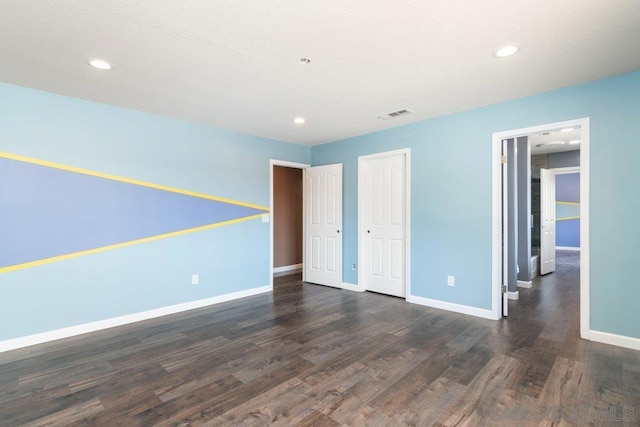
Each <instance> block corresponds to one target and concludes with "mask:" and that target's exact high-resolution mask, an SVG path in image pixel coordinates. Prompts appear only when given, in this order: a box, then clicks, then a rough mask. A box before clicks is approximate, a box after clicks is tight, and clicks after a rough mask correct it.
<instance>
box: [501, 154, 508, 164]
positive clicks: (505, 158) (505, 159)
mask: <svg viewBox="0 0 640 427" xmlns="http://www.w3.org/2000/svg"><path fill="white" fill-rule="evenodd" d="M500 163H502V164H503V165H506V164H507V156H506V155H505V154H503V155H502V156H500Z"/></svg>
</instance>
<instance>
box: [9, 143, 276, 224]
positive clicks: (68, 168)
mask: <svg viewBox="0 0 640 427" xmlns="http://www.w3.org/2000/svg"><path fill="white" fill-rule="evenodd" d="M0 157H4V158H5V159H11V160H17V161H19V162H27V163H32V164H34V165H40V166H47V167H50V168H55V169H61V170H65V171H69V172H76V173H81V174H84V175H91V176H97V177H98V178H106V179H111V180H113V181H119V182H125V183H127V184H134V185H141V186H143V187H149V188H155V189H157V190H164V191H170V192H172V193H179V194H185V195H187V196H193V197H200V198H202V199H209V200H215V201H217V202H224V203H230V204H233V205H238V206H245V207H247V208H254V209H260V210H263V211H266V212H268V211H269V208H268V207H266V206H261V205H254V204H253V203H245V202H240V201H238V200H232V199H227V198H224V197H216V196H210V195H208V194H204V193H196V192H195V191H189V190H182V189H180V188H174V187H168V186H166V185H160V184H153V183H151V182H145V181H139V180H137V179H131V178H125V177H121V176H116V175H110V174H108V173H102V172H96V171H92V170H89V169H83V168H78V167H75V166H67V165H62V164H60V163H54V162H49V161H46V160H39V159H33V158H31V157H25V156H20V155H18V154H11V153H3V152H0Z"/></svg>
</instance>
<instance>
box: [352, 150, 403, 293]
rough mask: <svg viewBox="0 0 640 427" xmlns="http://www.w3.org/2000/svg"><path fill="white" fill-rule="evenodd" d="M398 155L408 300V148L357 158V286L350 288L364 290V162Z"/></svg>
mask: <svg viewBox="0 0 640 427" xmlns="http://www.w3.org/2000/svg"><path fill="white" fill-rule="evenodd" d="M398 154H403V155H404V156H405V169H404V170H405V172H404V173H405V177H404V178H405V181H404V182H405V198H404V200H405V224H406V227H405V240H404V245H405V252H404V253H405V260H404V262H405V266H404V268H405V272H404V275H405V276H404V277H405V295H406V300H407V301H408V300H409V297H410V296H412V295H411V149H410V148H402V149H400V150H392V151H385V152H382V153H374V154H367V155H364V156H358V266H357V267H358V284H357V287H356V289H353V288H351V289H352V290H356V291H358V292H363V291H365V290H366V289H365V288H364V283H363V280H362V275H361V273H360V271H361V270H360V267H361V266H362V262H363V261H362V260H363V250H364V235H363V231H362V230H361V224H364V221H365V217H364V215H365V211H364V204H365V200H364V197H365V189H364V178H363V176H362V173H363V171H364V162H366V161H367V160H371V159H376V158H381V157H389V156H395V155H398Z"/></svg>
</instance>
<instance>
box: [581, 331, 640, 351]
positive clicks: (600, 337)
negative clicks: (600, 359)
mask: <svg viewBox="0 0 640 427" xmlns="http://www.w3.org/2000/svg"><path fill="white" fill-rule="evenodd" d="M583 338H585V339H589V340H591V341H595V342H599V343H603V344H610V345H615V346H618V347H624V348H630V349H632V350H640V338H633V337H627V336H624V335H616V334H610V333H608V332H600V331H593V330H591V331H589V336H588V337H583Z"/></svg>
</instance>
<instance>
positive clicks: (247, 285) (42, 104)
mask: <svg viewBox="0 0 640 427" xmlns="http://www.w3.org/2000/svg"><path fill="white" fill-rule="evenodd" d="M0 152H5V153H11V154H15V155H20V156H26V157H30V158H34V159H39V160H43V161H49V162H54V163H58V164H62V165H67V166H70V167H77V168H84V169H87V170H91V171H96V172H100V173H105V174H111V175H115V176H118V177H126V178H130V179H133V180H139V181H144V182H148V183H153V184H158V185H161V186H167V187H172V188H178V189H183V190H187V191H191V192H195V193H201V194H204V195H210V196H215V197H220V198H225V199H232V200H237V201H241V202H245V203H250V204H255V205H259V206H269V194H270V183H269V176H270V170H269V169H270V165H269V159H279V160H286V161H292V162H301V163H310V149H309V148H308V147H304V146H301V145H296V144H289V143H284V142H280V141H274V140H269V139H266V138H259V137H255V136H250V135H245V134H240V133H237V132H232V131H227V130H222V129H216V128H212V127H209V126H204V125H200V124H194V123H188V122H184V121H180V120H174V119H169V118H164V117H160V116H155V115H152V114H147V113H142V112H138V111H132V110H127V109H123V108H118V107H113V106H108V105H103V104H98V103H94V102H89V101H84V100H79V99H74V98H69V97H65V96H60V95H55V94H51V93H46V92H41V91H37V90H32V89H27V88H23V87H18V86H12V85H7V84H0ZM3 176H4V175H3ZM21 176H22V178H21V179H23V178H25V177H28V176H29V175H28V173H27V175H21ZM6 181H7V180H4V181H3V182H2V183H0V185H1V186H2V187H3V188H5V189H9V188H11V191H12V193H15V194H18V193H17V192H15V191H14V190H15V189H18V190H20V189H22V191H26V188H27V187H26V186H25V183H24V182H22V181H21V180H17V179H16V180H14V179H11V182H6ZM60 185H61V186H62V187H61V188H60V189H59V194H60V197H59V199H56V197H51V200H49V201H48V203H50V205H51V206H52V207H54V208H61V207H64V206H59V205H56V203H58V202H57V200H59V203H60V204H62V203H65V202H64V198H63V196H64V195H65V190H67V189H68V187H67V186H66V184H60ZM51 191H56V190H55V189H52V190H51ZM106 195H107V194H106V193H105V196H106ZM98 199H99V197H97V198H96V200H97V201H96V202H95V203H96V204H98V203H102V202H101V201H99V200H98ZM116 212H117V210H116ZM112 213H113V212H112ZM52 215H53V214H52ZM52 215H51V216H47V214H46V212H44V213H43V212H38V215H36V216H35V217H38V216H40V217H41V218H45V219H46V220H47V221H49V220H52ZM5 218H6V217H3V216H2V213H0V221H3V219H5ZM14 219H15V218H14ZM18 225H19V226H25V227H28V226H29V223H28V222H27V220H26V219H25V221H24V222H23V223H22V224H18ZM54 226H55V224H53V223H49V224H47V227H54ZM43 234H44V233H43ZM36 241H37V237H36ZM269 246H270V237H269V224H268V223H263V222H262V221H261V220H260V218H254V219H250V220H247V221H243V222H240V223H234V224H229V225H225V226H221V227H217V228H211V229H207V230H203V231H197V232H193V233H188V234H184V235H179V236H175V237H169V238H163V239H160V240H154V241H150V242H146V243H141V244H135V245H131V246H127V247H122V248H118V249H113V250H107V251H103V252H99V253H94V254H89V255H84V256H79V257H74V258H71V259H66V260H61V261H56V262H51V263H47V264H43V265H38V266H35V267H29V268H22V269H19V270H15V271H9V272H4V273H0V341H3V340H9V339H13V338H18V337H23V336H27V335H32V334H37V333H41V332H47V331H51V330H56V329H60V328H65V327H69V326H75V325H79V324H84V323H89V322H94V321H99V320H104V319H109V318H113V317H118V316H124V315H128V314H134V313H138V312H142V311H146V310H152V309H156V308H162V307H167V306H171V305H176V304H181V303H186V302H192V301H197V300H201V299H206V298H211V297H216V296H220V295H225V294H229V293H233V292H239V291H243V290H249V289H253V288H258V287H263V286H268V284H269V280H270V272H271V266H270V265H269V263H270V254H269ZM0 251H2V253H3V254H6V253H11V251H12V246H11V245H10V244H8V243H7V242H6V241H1V242H0ZM194 273H197V274H199V279H200V280H199V281H200V283H199V284H198V285H192V284H191V275H192V274H194Z"/></svg>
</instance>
